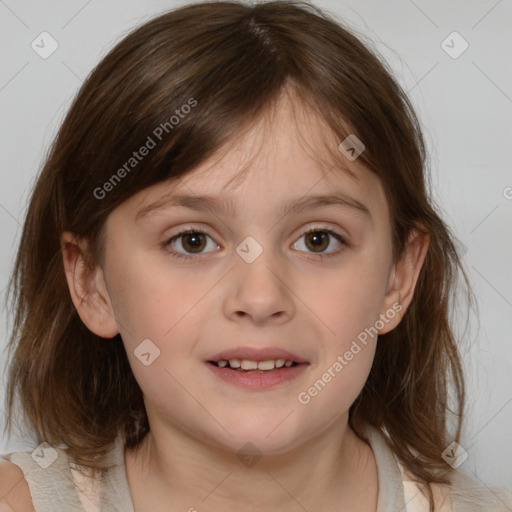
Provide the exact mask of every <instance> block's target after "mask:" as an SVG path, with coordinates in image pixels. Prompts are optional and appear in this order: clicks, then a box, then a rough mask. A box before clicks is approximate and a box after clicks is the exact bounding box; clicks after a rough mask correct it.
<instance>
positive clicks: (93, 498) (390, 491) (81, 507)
mask: <svg viewBox="0 0 512 512" xmlns="http://www.w3.org/2000/svg"><path fill="white" fill-rule="evenodd" d="M365 434H366V437H367V438H368V441H369V443H370V446H371V448H372V450H373V453H374V456H375V460H376V464H377V474H378V481H379V491H378V504H377V511H376V512H399V511H400V512H428V510H429V509H428V500H427V498H426V497H425V496H423V494H422V493H421V491H420V489H419V487H418V486H417V484H416V483H414V482H413V481H412V479H411V477H410V476H409V474H408V473H407V471H406V470H405V469H404V467H403V465H402V464H401V463H400V462H399V461H398V459H397V458H396V456H395V455H394V453H393V452H392V451H391V449H390V447H389V446H388V444H387V443H386V437H385V434H384V433H382V432H381V431H380V430H377V429H375V428H374V427H371V426H367V427H366V430H365ZM54 449H55V451H56V453H57V454H58V456H57V458H56V459H55V460H54V461H53V462H52V464H51V465H50V466H49V467H47V468H43V467H41V465H40V464H39V463H38V462H36V460H37V457H34V458H33V457H32V452H30V451H26V452H11V453H7V454H4V455H0V457H3V458H4V459H6V460H8V461H10V462H12V463H14V464H16V465H17V466H19V467H20V468H21V470H22V471H23V473H24V475H25V479H26V481H27V483H28V486H29V489H30V494H31V496H32V502H33V505H34V508H35V510H36V512H54V511H56V510H58V511H64V510H65V511H66V512H134V508H133V504H132V500H131V496H130V488H129V485H128V479H127V476H126V467H125V460H124V442H123V440H122V438H121V436H119V437H118V438H117V440H116V442H115V443H114V446H113V448H112V450H111V451H110V452H109V453H108V456H107V457H108V462H109V464H112V467H111V468H110V469H109V470H108V472H107V473H106V474H105V476H104V477H103V478H102V479H101V480H95V479H93V478H91V477H90V476H88V472H87V470H86V468H83V467H79V466H77V465H76V464H74V463H73V461H72V460H70V459H69V458H68V456H67V455H66V453H65V452H64V450H63V449H62V448H54ZM52 453H53V454H54V455H55V453H54V452H52ZM453 479H454V482H453V485H452V486H449V487H447V486H442V485H438V484H433V485H432V487H433V492H434V497H435V502H436V512H491V511H492V512H512V492H510V491H507V490H505V489H503V488H498V487H492V488H491V487H489V486H487V485H485V484H484V483H483V482H481V481H480V480H478V479H473V478H471V477H469V476H468V475H467V474H465V473H463V472H461V470H460V469H459V470H455V472H454V474H453Z"/></svg>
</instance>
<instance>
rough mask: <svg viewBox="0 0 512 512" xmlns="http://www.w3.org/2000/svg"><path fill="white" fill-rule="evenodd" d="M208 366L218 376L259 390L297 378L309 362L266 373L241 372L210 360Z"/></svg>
mask: <svg viewBox="0 0 512 512" xmlns="http://www.w3.org/2000/svg"><path fill="white" fill-rule="evenodd" d="M206 366H208V368H210V370H211V371H212V372H213V373H214V374H215V375H217V377H220V378H221V379H223V380H225V381H226V382H229V383H231V384H234V385H235V386H239V387H241V388H244V389H250V390H256V391H257V390H261V389H268V388H272V387H274V386H277V385H278V384H282V383H284V382H288V381H290V380H292V379H295V378H296V377H297V376H298V375H300V374H301V373H302V372H303V371H304V370H305V369H306V367H307V366H308V363H300V364H298V365H297V366H291V367H289V368H286V367H285V368H280V369H279V370H272V371H266V372H265V373H257V372H254V373H253V372H240V371H236V370H231V369H228V368H219V367H218V366H215V365H214V364H211V363H208V362H207V363H206Z"/></svg>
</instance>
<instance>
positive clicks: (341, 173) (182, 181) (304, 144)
mask: <svg viewBox="0 0 512 512" xmlns="http://www.w3.org/2000/svg"><path fill="white" fill-rule="evenodd" d="M339 143H340V141H338V140H337V139H336V137H335V136H334V134H333V132H332V130H331V129H330V128H329V127H328V126H327V124H326V123H325V121H323V119H322V118H321V117H320V116H319V115H318V114H317V113H316V112H314V111H312V110H311V109H309V108H307V107H305V105H303V104H301V103H300V102H297V101H296V100H294V98H293V97H290V96H289V95H282V96H281V98H280V99H279V101H277V102H276V104H275V105H274V107H273V108H270V109H268V110H267V111H266V112H265V113H264V114H263V115H262V116H261V117H260V118H259V119H257V120H253V122H252V123H248V124H247V125H246V127H245V128H244V129H243V130H241V131H240V132H239V133H237V136H236V137H235V138H234V139H232V140H231V141H229V142H228V143H227V144H226V145H224V146H223V147H222V148H220V149H219V150H218V151H217V152H216V153H215V154H214V155H213V156H211V157H210V158H208V159H207V160H205V161H204V162H202V163H201V164H200V165H199V166H197V167H196V168H195V169H193V170H192V171H190V172H188V173H187V174H186V175H184V176H181V177H180V178H178V179H176V178H174V179H172V180H169V181H168V182H163V183H160V184H158V185H156V186H154V187H150V188H149V189H146V190H145V191H142V193H140V194H138V198H137V199H138V200H137V201H136V205H137V206H138V207H139V208H142V209H144V208H147V207H148V206H149V205H150V204H151V203H152V202H155V201H158V200H159V199H160V200H161V201H165V200H166V199H168V198H170V197H171V196H173V195H177V194H179V195H182V196H183V195H188V196H194V195H196V196H215V197H219V198H223V201H224V202H225V203H226V204H225V206H226V209H227V210H228V211H231V212H232V213H233V214H235V212H236V211H237V209H238V208H243V206H244V204H243V203H244V202H245V203H246V204H247V201H248V200H249V201H251V200H255V201H257V200H259V201H264V202H266V204H267V206H270V203H269V202H268V201H271V200H273V199H275V200H277V201H280V200H281V201H284V200H285V199H286V198H291V197H298V196H301V195H310V194H320V193H328V192H331V191H338V192H343V193H345V194H346V195H349V196H351V197H353V198H354V199H355V200H359V201H361V202H362V200H363V199H364V198H369V197H370V198H373V199H372V202H373V203H374V204H375V207H377V206H379V205H378V203H379V200H380V202H382V201H384V202H385V198H384V195H383V191H382V187H381V184H380V180H379V179H378V177H377V176H376V175H375V174H374V173H373V172H372V171H370V170H369V169H367V168H366V167H365V166H364V165H362V164H361V163H360V162H358V161H357V159H356V160H354V161H349V160H348V159H347V158H346V157H345V156H344V154H342V153H341V152H340V151H339V149H338V146H339ZM242 200H243V201H242ZM239 202H240V204H238V203H239ZM381 206H382V205H381Z"/></svg>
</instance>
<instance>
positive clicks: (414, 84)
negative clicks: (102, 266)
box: [0, 0, 512, 489]
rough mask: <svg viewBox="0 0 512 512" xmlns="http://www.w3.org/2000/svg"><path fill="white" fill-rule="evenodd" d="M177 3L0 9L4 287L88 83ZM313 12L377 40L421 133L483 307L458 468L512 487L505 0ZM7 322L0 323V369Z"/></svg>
mask: <svg viewBox="0 0 512 512" xmlns="http://www.w3.org/2000/svg"><path fill="white" fill-rule="evenodd" d="M184 3H186V2H179V3H178V2H173V1H170V0H168V1H163V0H161V1H156V0H155V1H151V2H149V1H147V2H142V1H140V0H124V1H120V0H116V1H104V2H100V1H98V0H89V1H84V0H72V1H70V0H67V1H64V0H52V1H45V2H36V1H35V0H32V1H23V0H6V1H2V0H0V47H1V49H2V53H1V66H0V111H1V120H2V122H1V134H0V178H1V180H0V222H1V230H0V291H1V290H4V291H5V286H6V284H7V280H8V276H9V272H10V270H11V267H12V263H13V258H14V254H15V247H16V245H17V242H18V239H19V235H20V229H21V223H22V220H23V215H24V211H25V208H26V202H27V197H28V193H29V190H30V187H31V185H32V183H33V180H34V177H35V176H36V173H37V172H38V169H39V167H40V164H41V161H42V157H43V155H44V152H45V151H46V149H47V148H48V145H49V143H50V141H51V140H52V138H53V136H54V135H55V133H56V130H57V127H58V126H59V123H60V122H61V121H62V119H63V116H64V114H65V112H66V110H67V108H68V106H69V104H70V101H71V99H72V98H73V96H74V95H75V93H76V92H77V90H78V88H79V86H80V85H81V83H82V81H83V79H84V77H85V76H86V75H87V74H88V73H89V72H90V71H91V69H92V68H93V67H94V66H95V65H96V64H97V63H98V61H99V59H100V57H101V56H102V55H104V53H105V52H106V51H107V50H108V49H109V48H110V47H111V46H112V45H113V44H114V43H116V42H117V41H119V39H121V38H122V36H123V35H124V34H125V33H126V32H127V31H128V30H129V29H131V28H132V27H134V26H135V25H138V24H139V23H140V22H142V21H145V20H147V19H149V18H151V17H152V16H153V15H155V14H157V13H159V12H162V11H163V10H165V9H169V8H173V7H175V6H177V5H181V4H184ZM315 4H316V5H318V6H319V7H322V8H327V9H328V10H329V11H331V12H332V13H334V14H335V15H339V16H340V17H342V18H343V19H344V20H345V21H346V22H348V24H349V25H350V26H352V27H353V28H354V29H356V30H357V31H359V32H360V33H361V34H363V35H365V36H367V37H369V38H370V39H371V40H373V41H374V42H375V47H376V48H377V50H378V51H379V52H380V53H381V54H382V55H383V56H384V57H385V59H386V60H387V61H388V62H389V64H390V65H391V67H392V68H393V70H394V72H395V73H396V76H397V78H398V80H399V82H400V83H401V85H402V86H403V87H404V89H405V90H406V91H408V92H409V96H410V98H411V100H412V101H413V104H414V106H415V107H416V109H417V112H418V114H419V117H420V119H421V121H422V123H423V125H424V130H425V136H426V139H427V143H428V147H429V150H430V154H431V164H432V170H433V183H434V195H435V197H436V201H437V202H438V204H439V206H440V208H441V211H442V213H443V215H444V217H445V219H446V221H447V222H448V224H449V225H450V226H451V227H452V229H453V230H454V232H455V233H456V236H457V238H458V240H459V248H460V250H461V253H462V254H464V262H465V264H466V266H467V269H468V271H469V274H470V277H471V280H472V283H473V286H474V290H475V292H476V295H477V297H478V302H479V316H478V319H477V316H476V315H475V313H474V312H472V313H471V322H470V325H471V329H470V332H469V333H468V336H467V342H466V343H465V344H464V347H463V352H464V359H465V365H466V370H467V383H468V399H469V402H470V404H469V405H470V409H469V415H468V422H467V431H466V433H465V438H464V442H463V443H462V446H463V447H464V448H465V449H466V450H467V452H468V458H467V460H466V461H465V462H464V463H463V464H462V466H461V469H463V470H465V471H467V472H469V473H471V474H473V475H474V476H476V477H478V478H480V479H482V480H484V481H485V482H487V483H489V484H498V485H504V486H507V487H509V488H511V489H512V465H511V464H510V460H512V441H511V435H510V431H511V426H512V404H511V402H512V385H511V384H512V378H511V375H512V348H511V346H512V344H511V340H510V333H511V331H512V314H511V313H512V271H511V265H510V262H511V261H512V241H511V236H510V233H511V227H512V226H511V224H512V222H511V219H512V215H511V213H512V173H511V161H512V158H511V152H512V149H511V148H512V144H511V141H512V137H511V135H512V127H511V124H512V122H511V119H512V116H511V111H512V98H511V97H512V80H511V77H512V73H511V65H512V59H511V51H510V50H511V39H512V36H511V32H512V31H511V26H512V25H511V21H512V5H511V1H510V0H500V1H496V0H485V1H484V0H482V1H475V0H473V1H470V2H468V1H465V0H457V1H452V2H450V3H449V4H448V2H444V1H438V0H436V1H430V2H427V1H426V0H415V1H412V0H393V1H386V2H382V1H379V0H365V1H355V0H354V1H340V0H336V1H334V0H332V1H327V0H323V1H320V0H317V1H316V2H315ZM43 31H47V32H48V33H50V34H51V36H52V37H53V38H54V39H55V40H56V41H57V42H58V45H59V46H58V49H57V50H56V51H55V53H53V54H52V55H51V56H50V57H48V58H47V59H42V58H41V57H40V56H39V55H38V54H37V53H36V52H35V51H34V50H33V49H32V47H31V43H32V41H33V40H35V39H36V37H37V36H38V35H39V34H40V33H41V32H43ZM453 31H457V32H458V33H459V34H460V35H461V36H462V37H463V38H464V40H466V41H467V43H468V44H469V47H468V49H467V50H466V51H465V52H464V53H462V54H461V55H460V56H458V58H452V57H450V56H449V55H448V54H447V53H446V51H445V50H444V49H443V46H442V42H443V41H444V40H445V39H446V38H447V36H449V35H450V34H451V33H452V32H453ZM36 41H37V40H36ZM461 44H462V42H461V41H460V40H457V38H453V36H452V37H451V38H448V40H447V42H446V43H445V45H444V47H445V48H446V45H450V46H452V49H451V50H450V51H451V52H452V53H453V52H457V51H459V50H460V49H461V48H462V46H461ZM47 47H48V46H47ZM2 297H3V292H2ZM7 325H8V324H7V317H6V314H5V313H3V314H2V317H1V320H0V351H2V352H0V366H1V367H2V371H3V368H4V365H5V353H3V349H4V347H5V344H6V340H7V336H8V327H7ZM4 379H5V375H4ZM0 384H1V385H2V389H1V392H0V400H1V402H0V422H2V423H3V421H4V419H5V412H4V407H3V398H4V384H2V383H0ZM1 426H3V425H1ZM27 445H28V446H27ZM32 447H35V444H34V443H33V441H31V440H30V439H29V438H28V437H27V436H26V434H22V433H18V435H17V436H16V437H13V438H11V439H10V440H8V439H0V453H1V452H8V451H14V450H15V449H27V448H30V449H31V448H32Z"/></svg>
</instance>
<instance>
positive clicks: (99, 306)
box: [61, 231, 119, 338]
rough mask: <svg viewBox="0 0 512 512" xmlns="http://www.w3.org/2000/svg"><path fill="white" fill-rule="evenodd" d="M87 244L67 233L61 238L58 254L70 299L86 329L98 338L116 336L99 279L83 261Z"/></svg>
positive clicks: (100, 273)
mask: <svg viewBox="0 0 512 512" xmlns="http://www.w3.org/2000/svg"><path fill="white" fill-rule="evenodd" d="M86 248H87V244H86V243H85V242H84V241H82V240H77V238H76V237H75V236H74V235H73V234H72V233H70V232H67V231H66V232H64V233H62V235H61V253H62V259H63V264H64V271H65V274H66V280H67V283H68V288H69V292H70V295H71V300H72V301H73V304H74V305H75V308H76V310H77V312H78V315H79V316H80V318H81V319H82V322H83V323H84V324H85V325H86V326H87V328H88V329H89V330H90V331H92V332H93V333H94V334H96V335H98V336H100V337H102V338H113V337H114V336H115V335H116V334H118V333H119V329H118V326H117V322H116V319H115V316H114V310H113V308H112V304H111V301H110V296H109V294H108V290H107V287H106V285H105V280H104V276H103V270H102V269H101V268H100V267H99V266H97V267H95V268H90V266H89V265H87V261H86V258H85V254H86Z"/></svg>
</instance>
